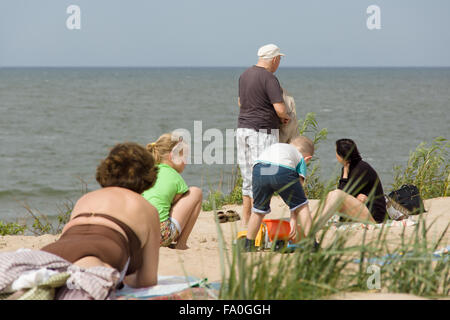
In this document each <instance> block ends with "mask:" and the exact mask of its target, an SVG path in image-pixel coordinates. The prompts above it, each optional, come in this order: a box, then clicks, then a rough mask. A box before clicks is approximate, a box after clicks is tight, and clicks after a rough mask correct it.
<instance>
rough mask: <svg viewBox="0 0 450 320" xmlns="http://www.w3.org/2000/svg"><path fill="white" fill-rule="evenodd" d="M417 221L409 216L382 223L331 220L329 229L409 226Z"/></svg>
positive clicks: (371, 228)
mask: <svg viewBox="0 0 450 320" xmlns="http://www.w3.org/2000/svg"><path fill="white" fill-rule="evenodd" d="M416 224H417V221H415V220H413V219H412V218H411V217H409V218H408V219H403V220H399V221H397V220H388V221H386V222H384V223H377V224H370V223H361V222H336V221H332V222H331V229H334V230H339V231H341V230H363V229H367V230H375V229H381V228H382V227H383V226H384V227H411V226H415V225H416Z"/></svg>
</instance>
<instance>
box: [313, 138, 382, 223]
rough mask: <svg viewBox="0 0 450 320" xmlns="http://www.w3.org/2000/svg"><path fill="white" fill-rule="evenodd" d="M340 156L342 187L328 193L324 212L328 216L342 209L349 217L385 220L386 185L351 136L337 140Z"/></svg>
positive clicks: (376, 221) (368, 220)
mask: <svg viewBox="0 0 450 320" xmlns="http://www.w3.org/2000/svg"><path fill="white" fill-rule="evenodd" d="M336 158H337V160H338V161H339V163H341V164H342V165H343V168H342V171H341V178H340V179H339V185H338V189H336V190H334V191H331V192H330V193H328V195H327V198H326V200H325V206H324V208H323V211H322V212H323V216H324V217H325V219H329V218H330V217H331V215H333V214H334V213H335V212H336V211H338V212H340V213H342V214H344V217H345V218H350V219H355V220H358V221H362V222H372V223H381V222H383V221H384V220H385V217H386V202H385V198H384V192H383V186H382V185H381V181H380V179H379V178H378V175H377V173H376V172H375V170H374V169H373V168H372V167H371V166H370V165H369V164H368V163H367V162H365V161H363V160H362V158H361V155H360V154H359V151H358V148H357V147H356V144H355V142H354V141H353V140H351V139H340V140H337V141H336ZM342 218H343V217H341V220H343V219H342Z"/></svg>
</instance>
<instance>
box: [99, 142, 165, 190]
mask: <svg viewBox="0 0 450 320" xmlns="http://www.w3.org/2000/svg"><path fill="white" fill-rule="evenodd" d="M157 172H158V169H157V167H155V160H154V158H153V156H152V155H151V153H150V152H149V151H147V149H145V148H144V147H143V146H141V145H139V144H137V143H134V142H125V143H119V144H117V145H115V146H114V147H113V148H112V149H111V151H110V152H109V155H108V156H107V157H106V159H104V160H103V161H102V162H101V163H100V165H99V166H98V167H97V173H96V177H95V178H96V179H97V182H98V183H99V184H100V185H101V186H102V187H103V188H105V187H122V188H126V189H129V190H132V191H134V192H137V193H139V194H140V193H142V192H144V191H145V190H147V189H149V188H151V187H152V185H153V183H154V182H155V180H156V175H157Z"/></svg>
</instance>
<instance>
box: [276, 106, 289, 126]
mask: <svg viewBox="0 0 450 320" xmlns="http://www.w3.org/2000/svg"><path fill="white" fill-rule="evenodd" d="M273 107H274V108H275V112H276V113H277V115H278V118H280V120H281V122H282V123H288V122H289V120H290V119H291V118H289V116H288V114H287V110H286V105H285V104H284V102H277V103H274V104H273Z"/></svg>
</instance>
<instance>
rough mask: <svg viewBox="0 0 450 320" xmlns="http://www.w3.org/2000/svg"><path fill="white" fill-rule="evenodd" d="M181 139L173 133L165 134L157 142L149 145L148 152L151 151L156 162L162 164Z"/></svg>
mask: <svg viewBox="0 0 450 320" xmlns="http://www.w3.org/2000/svg"><path fill="white" fill-rule="evenodd" d="M180 141H181V140H180V137H179V136H177V135H174V134H172V133H165V134H163V135H162V136H160V137H159V138H158V140H156V141H155V142H152V143H149V144H147V147H146V148H147V150H148V151H150V153H151V154H152V156H153V158H154V159H155V162H156V163H157V164H159V163H161V161H162V160H164V159H166V158H167V157H168V155H169V154H170V152H172V150H173V148H175V146H176V145H177V144H178V143H179V142H180Z"/></svg>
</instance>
